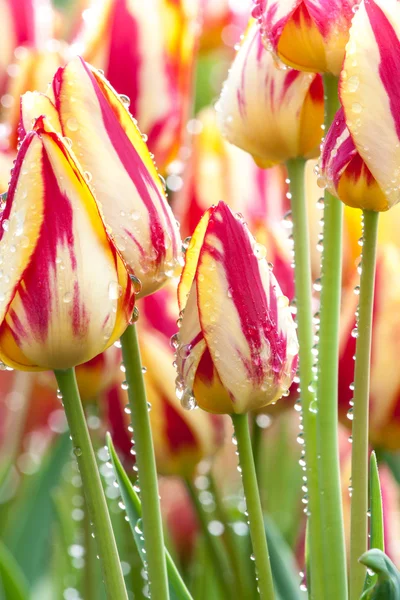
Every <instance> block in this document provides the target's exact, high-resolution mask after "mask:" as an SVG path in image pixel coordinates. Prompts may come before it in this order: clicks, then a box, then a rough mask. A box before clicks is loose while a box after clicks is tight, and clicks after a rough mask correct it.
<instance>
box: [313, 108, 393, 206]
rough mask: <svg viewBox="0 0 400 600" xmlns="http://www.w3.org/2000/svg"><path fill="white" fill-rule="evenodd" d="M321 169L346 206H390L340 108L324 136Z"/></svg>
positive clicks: (333, 191) (331, 187) (331, 189)
mask: <svg viewBox="0 0 400 600" xmlns="http://www.w3.org/2000/svg"><path fill="white" fill-rule="evenodd" d="M321 173H322V177H323V178H324V179H325V182H326V184H327V186H328V188H329V190H330V191H331V192H332V194H334V195H335V196H337V197H338V198H340V200H342V202H344V203H345V204H347V205H348V206H352V207H353V208H362V209H365V210H374V211H384V210H387V209H388V208H390V206H391V205H390V199H389V197H388V196H387V195H386V194H385V193H384V191H383V189H382V187H381V186H380V185H379V183H378V182H377V181H376V179H375V178H374V176H373V175H372V173H371V171H370V170H369V168H368V166H367V164H366V163H365V162H364V160H363V159H362V157H361V155H360V154H359V152H358V151H357V148H356V146H355V144H354V141H353V137H352V135H351V133H350V131H349V129H348V127H347V124H346V119H345V115H344V111H343V109H340V110H339V112H338V113H337V114H336V116H335V119H334V121H333V124H332V125H331V127H330V129H329V131H328V134H327V136H326V138H325V140H324V144H323V148H322V159H321ZM399 199H400V198H399Z"/></svg>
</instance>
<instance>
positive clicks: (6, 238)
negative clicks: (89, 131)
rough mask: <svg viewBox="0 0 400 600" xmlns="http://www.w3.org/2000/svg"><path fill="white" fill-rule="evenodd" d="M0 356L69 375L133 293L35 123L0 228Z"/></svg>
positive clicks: (83, 190)
mask: <svg viewBox="0 0 400 600" xmlns="http://www.w3.org/2000/svg"><path fill="white" fill-rule="evenodd" d="M1 226H2V231H1V233H2V236H1V240H0V259H1V262H2V272H1V278H0V323H1V325H0V358H1V360H2V361H3V362H4V363H6V364H7V365H9V366H11V367H13V368H16V369H20V370H39V371H40V370H49V369H68V368H70V367H73V366H75V365H77V364H80V363H83V362H85V361H88V360H90V359H92V358H93V357H94V356H96V355H97V354H99V353H100V352H102V351H103V350H105V349H106V348H107V347H108V346H110V345H111V344H113V343H114V341H115V340H117V339H118V338H119V337H120V335H121V334H122V333H123V331H124V329H125V328H126V326H127V324H128V322H129V319H130V316H131V314H132V310H133V304H134V290H133V286H132V283H131V281H130V278H129V274H128V272H127V270H126V268H125V265H124V263H123V261H122V258H121V257H120V255H119V253H118V252H117V250H116V249H115V247H114V245H113V243H112V241H111V240H110V238H109V236H108V234H107V232H106V229H105V227H104V224H103V221H102V219H101V216H100V214H99V211H98V208H97V205H96V201H95V199H94V197H93V195H92V193H91V191H90V188H89V186H88V185H87V182H86V179H85V175H84V173H83V171H82V170H81V168H80V166H79V164H78V163H77V161H76V159H75V157H74V156H73V154H72V153H71V151H70V149H69V146H68V144H67V143H66V142H65V141H64V140H63V139H62V138H60V137H59V136H58V135H57V134H56V132H55V131H54V130H53V129H52V127H51V126H50V124H49V123H48V122H47V121H46V119H45V118H43V117H40V118H39V119H37V121H36V122H35V124H34V126H33V130H32V131H31V132H30V133H28V134H27V136H26V137H25V139H24V141H23V143H22V145H21V148H20V150H19V153H18V157H17V161H16V165H15V168H14V171H13V174H12V178H11V183H10V188H9V192H8V197H7V203H6V207H5V209H4V212H3V215H2V220H1Z"/></svg>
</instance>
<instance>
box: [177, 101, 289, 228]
mask: <svg viewBox="0 0 400 600" xmlns="http://www.w3.org/2000/svg"><path fill="white" fill-rule="evenodd" d="M193 128H194V131H195V132H196V133H194V134H193V140H192V153H191V157H190V161H189V163H188V167H187V170H186V173H185V178H184V182H183V187H182V188H181V190H180V191H179V192H178V193H177V194H176V195H175V197H174V209H175V212H176V215H177V218H178V219H179V222H180V224H181V231H182V233H183V236H188V235H191V234H192V233H193V231H194V229H195V228H196V225H197V223H198V222H199V220H200V218H201V216H202V215H203V213H204V211H205V210H207V209H208V208H209V207H210V206H211V205H212V204H218V202H219V200H220V199H221V198H227V202H229V206H230V208H231V209H232V210H234V211H238V212H240V213H241V214H242V215H243V217H244V219H245V221H246V222H247V223H248V224H249V226H250V228H251V229H252V230H253V229H254V228H256V229H261V228H262V227H263V225H264V224H266V223H268V225H269V226H271V227H274V228H275V227H277V226H280V225H281V221H282V218H283V216H284V214H285V213H286V212H287V211H288V210H289V201H288V199H287V197H286V194H287V192H288V186H287V184H286V183H285V179H286V177H287V173H286V170H285V169H284V167H283V166H281V165H279V166H276V167H273V168H272V169H268V170H265V169H260V168H259V167H257V165H256V164H255V163H254V161H253V160H252V158H251V156H250V155H249V154H248V153H247V152H243V150H240V148H237V147H236V146H233V145H232V144H228V143H227V142H226V141H225V139H224V138H223V137H222V135H221V132H220V131H219V129H218V126H217V120H216V114H215V111H214V110H212V109H211V108H205V109H203V110H202V111H200V113H199V114H198V115H197V116H196V120H195V121H194V124H193Z"/></svg>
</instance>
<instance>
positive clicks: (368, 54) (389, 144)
mask: <svg viewBox="0 0 400 600" xmlns="http://www.w3.org/2000/svg"><path fill="white" fill-rule="evenodd" d="M399 38H400V4H399V3H398V2H396V0H385V2H382V0H379V1H378V0H376V1H375V0H366V1H365V2H362V3H361V4H360V7H359V9H358V10H357V12H356V14H355V16H354V19H353V23H352V27H351V30H350V39H349V43H348V46H347V49H346V56H345V62H344V65H343V72H342V77H341V82H340V96H341V100H342V104H343V108H344V112H345V115H346V123H347V126H348V128H349V130H350V132H351V135H352V138H353V140H354V143H355V146H356V148H357V150H358V152H359V154H360V155H361V157H362V159H363V160H364V162H365V164H366V165H367V167H368V169H369V170H370V172H371V173H372V175H373V177H374V179H375V180H376V181H377V182H378V184H379V186H380V188H381V189H382V191H383V193H384V194H385V196H386V197H387V199H388V202H389V206H392V205H393V204H395V203H396V202H398V201H399V200H400V195H399V189H400V167H399V165H400V117H399V114H400V101H399V98H400V88H399V81H400V67H399V61H400V41H399Z"/></svg>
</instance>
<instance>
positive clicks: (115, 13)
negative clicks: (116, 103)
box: [71, 0, 199, 173]
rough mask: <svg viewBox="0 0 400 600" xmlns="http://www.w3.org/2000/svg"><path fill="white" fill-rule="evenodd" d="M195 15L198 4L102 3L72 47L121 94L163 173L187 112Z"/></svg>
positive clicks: (154, 0)
mask: <svg viewBox="0 0 400 600" xmlns="http://www.w3.org/2000/svg"><path fill="white" fill-rule="evenodd" d="M198 9H199V0H194V1H193V0H147V1H146V6H144V5H143V4H142V3H141V2H132V1H130V0H102V1H101V2H98V3H97V4H94V5H93V7H92V9H91V12H90V16H91V18H90V19H85V22H84V24H83V27H82V29H81V31H80V32H79V34H78V36H77V38H76V39H75V42H74V43H73V45H72V47H71V50H72V51H76V53H77V54H80V55H82V56H83V57H84V58H85V60H87V61H88V62H90V63H91V64H93V65H94V66H96V67H97V68H99V69H102V70H103V71H104V73H105V76H106V78H107V79H108V80H109V81H110V83H111V85H112V86H113V87H114V88H115V89H117V90H118V91H119V92H120V93H123V94H124V95H125V94H126V96H125V98H126V101H127V103H128V104H129V102H130V111H131V113H132V115H133V116H134V117H135V118H136V119H137V120H138V122H139V123H140V127H141V129H142V131H144V132H146V134H147V135H148V144H149V148H150V150H151V152H153V153H154V156H155V159H156V162H157V165H158V167H159V169H160V171H161V172H162V173H164V172H165V167H166V166H167V164H168V163H169V162H170V161H172V160H173V159H174V158H175V157H176V154H177V151H178V150H179V147H180V144H181V142H182V134H183V129H184V126H185V125H186V120H187V115H188V111H189V109H190V92H191V80H192V72H193V65H194V59H195V56H196V45H197V32H198V30H199V28H198V23H197V19H198Z"/></svg>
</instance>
